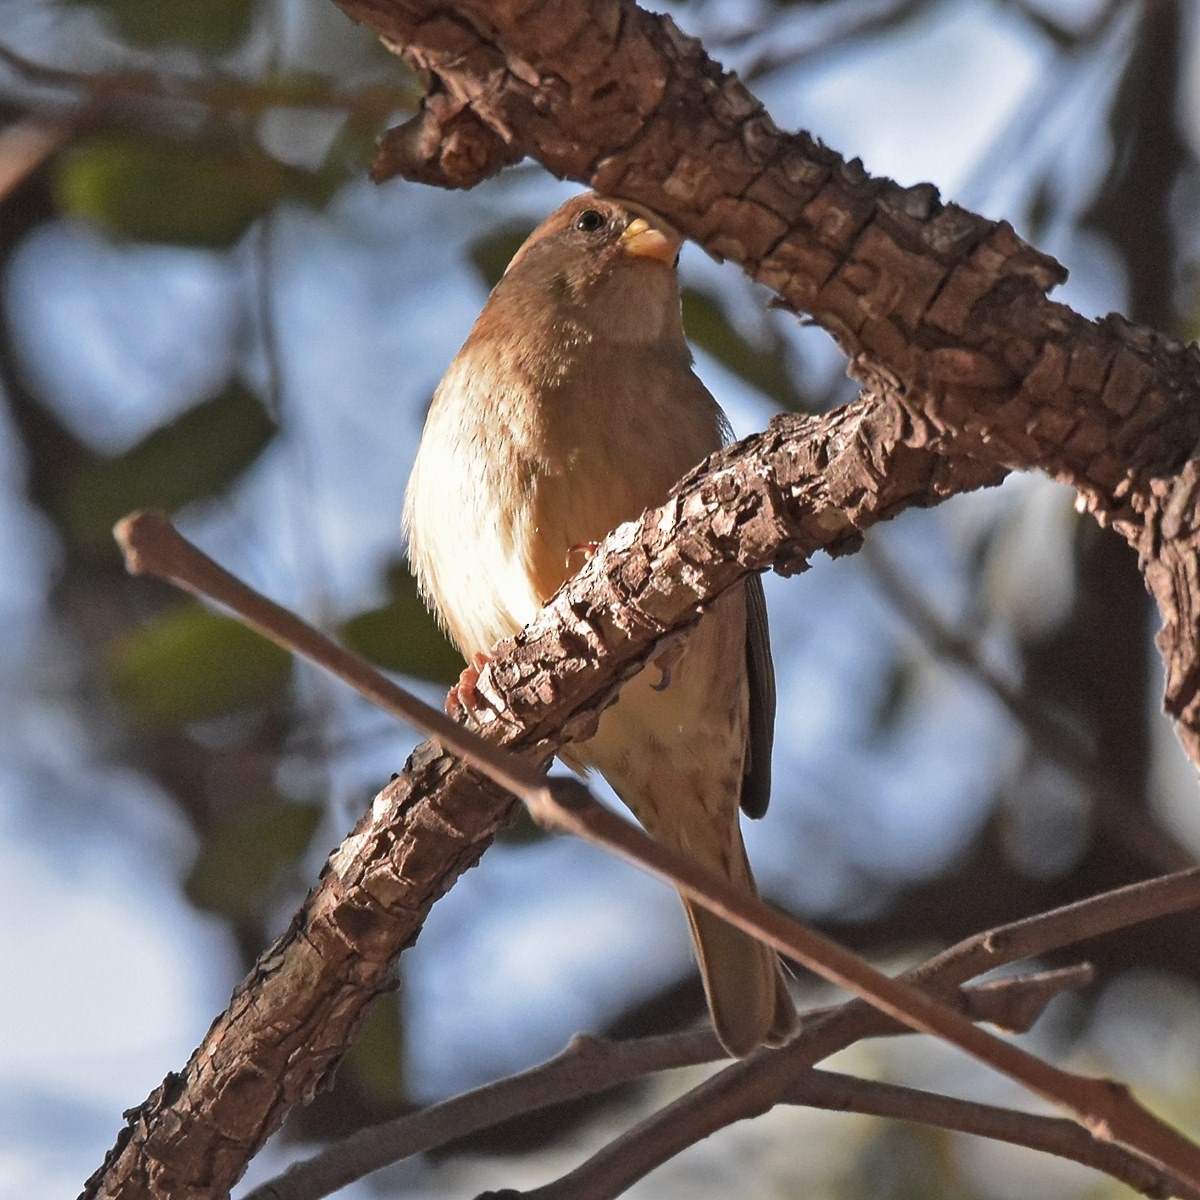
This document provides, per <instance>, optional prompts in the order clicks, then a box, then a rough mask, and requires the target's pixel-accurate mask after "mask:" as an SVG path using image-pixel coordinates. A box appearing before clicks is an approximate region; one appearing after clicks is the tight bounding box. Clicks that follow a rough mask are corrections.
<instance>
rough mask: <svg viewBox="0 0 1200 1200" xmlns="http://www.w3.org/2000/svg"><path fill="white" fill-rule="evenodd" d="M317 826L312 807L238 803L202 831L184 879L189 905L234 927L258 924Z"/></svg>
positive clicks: (265, 800)
mask: <svg viewBox="0 0 1200 1200" xmlns="http://www.w3.org/2000/svg"><path fill="white" fill-rule="evenodd" d="M320 820H321V807H320V805H317V804H291V803H288V802H286V801H284V800H281V799H280V798H279V797H277V796H273V795H268V796H264V797H261V798H257V799H242V800H240V801H239V803H238V804H237V806H236V807H235V808H232V809H229V810H228V811H226V812H224V813H223V814H222V815H221V816H220V817H219V818H218V819H217V820H216V821H215V822H214V823H213V824H212V825H210V826H209V828H208V829H207V831H206V834H205V838H204V844H203V846H202V848H201V850H200V854H199V856H198V857H197V859H196V862H195V863H194V864H193V866H192V869H191V871H190V872H189V874H188V878H187V883H186V889H187V894H188V897H189V898H190V899H191V900H192V902H193V903H194V904H196V905H198V906H200V907H201V908H205V909H208V910H209V911H210V912H214V913H219V914H220V915H221V916H223V917H226V918H228V919H229V920H231V921H233V922H235V923H250V922H253V921H256V920H258V919H260V918H261V917H262V915H263V909H264V907H265V906H266V904H267V903H268V902H269V901H270V899H271V892H272V890H273V889H274V887H275V886H276V884H277V883H278V881H279V879H280V877H281V876H282V875H283V874H284V873H285V872H286V871H287V870H288V869H289V868H291V867H294V866H295V865H296V864H297V863H298V862H299V860H300V858H301V856H302V855H303V854H304V851H305V850H306V849H307V848H308V844H309V842H310V841H311V840H312V836H313V833H314V832H315V831H316V828H317V826H318V824H319V823H320Z"/></svg>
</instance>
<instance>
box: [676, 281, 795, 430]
mask: <svg viewBox="0 0 1200 1200" xmlns="http://www.w3.org/2000/svg"><path fill="white" fill-rule="evenodd" d="M683 324H684V328H685V329H686V330H687V334H688V337H689V338H690V339H691V340H692V341H693V342H694V343H695V344H696V345H697V346H699V347H701V349H703V350H706V351H707V352H708V353H709V354H711V355H712V356H713V358H715V359H717V361H718V362H721V363H723V364H724V365H725V366H727V367H728V368H729V369H730V370H731V371H732V372H733V373H734V374H735V375H738V376H740V377H741V378H742V379H744V380H745V381H746V382H747V383H748V384H750V385H751V386H752V387H756V388H758V390H759V391H760V392H762V394H763V395H764V396H766V397H767V399H768V400H773V401H774V402H775V403H776V404H778V405H779V407H780V408H787V409H791V410H792V411H793V412H807V411H809V409H810V408H811V405H809V404H808V403H807V402H806V400H805V396H804V393H803V392H802V391H801V390H800V389H799V388H797V387H796V385H795V383H794V382H793V379H794V371H793V369H792V365H791V363H790V361H789V359H788V351H787V343H786V341H785V340H784V338H783V336H782V334H780V333H779V332H778V331H777V330H770V332H768V327H767V326H766V325H764V326H763V327H762V330H761V334H762V342H761V344H759V345H755V344H754V342H752V341H751V340H750V339H749V338H747V337H745V336H743V335H742V334H741V333H739V332H738V330H737V329H735V328H734V326H733V325H732V323H731V322H730V320H729V318H728V317H727V316H726V315H725V312H724V310H723V309H722V308H721V306H720V304H719V303H718V302H717V300H716V299H715V298H714V297H712V296H706V295H704V294H703V293H702V292H696V291H691V290H685V291H684V293H683Z"/></svg>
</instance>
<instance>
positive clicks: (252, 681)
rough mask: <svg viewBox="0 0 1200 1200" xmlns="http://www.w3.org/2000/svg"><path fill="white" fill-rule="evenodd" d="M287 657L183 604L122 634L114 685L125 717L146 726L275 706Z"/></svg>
mask: <svg viewBox="0 0 1200 1200" xmlns="http://www.w3.org/2000/svg"><path fill="white" fill-rule="evenodd" d="M290 675H291V658H290V656H289V655H288V654H286V653H285V652H284V651H283V650H280V649H279V647H277V646H275V645H274V644H272V643H271V642H268V641H267V640H266V639H265V638H262V637H260V636H259V635H258V634H257V633H255V632H254V631H253V630H250V629H247V628H246V627H245V626H244V625H242V624H241V623H240V622H238V621H235V620H233V619H232V618H230V617H224V616H220V615H219V614H217V613H214V612H210V611H209V610H208V609H206V608H202V607H201V606H200V605H199V604H195V603H192V602H187V603H184V604H179V605H177V606H175V607H174V608H169V609H167V610H166V611H164V612H162V613H160V614H159V615H158V616H157V617H155V618H154V619H153V620H152V621H150V622H149V623H148V624H146V625H144V626H143V627H142V628H140V629H138V630H137V631H136V632H134V633H131V634H128V635H126V636H125V637H123V638H121V639H120V640H119V641H118V642H117V644H116V645H115V647H114V649H113V652H112V656H111V678H112V685H113V690H114V691H115V692H116V695H117V697H118V698H119V699H120V700H121V702H122V703H123V704H124V706H125V708H126V710H127V711H128V713H129V715H130V717H131V718H132V719H133V720H135V721H137V722H138V723H139V724H141V725H143V726H148V727H150V728H152V729H160V730H161V729H172V728H178V727H179V726H182V725H185V724H187V723H189V722H192V721H201V720H205V719H208V718H211V717H218V716H224V715H227V714H230V713H238V712H247V711H251V710H254V709H258V708H262V707H264V706H266V705H269V704H273V703H277V702H278V701H279V700H280V698H281V697H282V695H283V692H284V689H285V687H286V685H287V682H288V680H289V678H290Z"/></svg>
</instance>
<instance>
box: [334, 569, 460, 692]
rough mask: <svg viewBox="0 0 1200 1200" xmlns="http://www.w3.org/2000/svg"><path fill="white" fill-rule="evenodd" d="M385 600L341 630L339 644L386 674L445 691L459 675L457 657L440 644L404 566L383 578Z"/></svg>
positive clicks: (440, 638)
mask: <svg viewBox="0 0 1200 1200" xmlns="http://www.w3.org/2000/svg"><path fill="white" fill-rule="evenodd" d="M388 590H389V591H390V592H391V596H392V598H391V600H390V601H389V602H388V603H387V604H386V605H384V606H383V607H382V608H377V609H373V610H372V611H371V612H365V613H362V614H360V615H359V616H357V617H353V618H352V619H351V620H349V621H347V622H346V624H345V625H343V626H342V630H341V636H342V639H343V640H344V641H345V643H346V644H347V645H348V646H350V647H352V648H353V649H355V650H357V651H358V652H359V653H360V654H362V655H365V656H366V657H367V658H369V659H370V660H371V661H372V662H374V663H376V664H378V665H379V666H381V667H383V668H385V669H386V670H389V671H399V672H401V673H402V674H405V675H412V676H414V677H415V678H417V679H427V680H429V681H430V682H431V683H444V684H446V685H447V686H448V685H450V684H452V683H454V682H456V681H457V679H458V676H459V674H460V673H461V671H462V669H463V659H462V655H461V654H459V652H458V651H457V650H455V649H454V647H453V646H452V645H451V644H450V643H449V642H448V641H447V640H446V636H445V634H443V633H442V631H441V629H439V628H438V624H437V622H436V621H435V620H434V619H433V617H432V616H431V615H430V613H429V610H428V609H427V608H426V607H425V604H424V602H423V601H422V600H421V597H420V595H419V594H418V592H417V582H416V580H415V579H413V577H412V575H411V574H410V573H409V571H408V568H407V567H405V566H402V565H400V566H396V567H394V568H393V569H392V570H391V571H390V572H389V573H388Z"/></svg>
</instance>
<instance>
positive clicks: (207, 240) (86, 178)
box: [53, 133, 341, 246]
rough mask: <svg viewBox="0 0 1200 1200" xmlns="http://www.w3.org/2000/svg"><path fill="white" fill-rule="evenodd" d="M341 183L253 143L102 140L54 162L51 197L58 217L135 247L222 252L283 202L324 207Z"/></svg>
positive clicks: (74, 149) (93, 140)
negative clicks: (191, 247)
mask: <svg viewBox="0 0 1200 1200" xmlns="http://www.w3.org/2000/svg"><path fill="white" fill-rule="evenodd" d="M340 178H341V177H340V175H339V176H336V177H334V176H332V175H320V174H317V175H314V174H312V173H310V172H307V171H302V170H300V169H299V168H297V167H291V166H288V165H286V164H285V163H281V162H280V161H279V160H278V159H276V158H272V157H271V155H269V154H267V153H266V151H264V150H263V149H262V148H261V147H259V146H258V145H257V144H249V145H246V144H242V143H237V142H234V141H232V140H228V139H227V140H223V141H218V140H215V139H208V140H199V141H191V142H186V143H184V142H172V141H167V140H165V139H159V138H154V137H150V136H148V135H140V136H139V135H136V134H114V133H108V134H101V135H97V136H96V137H93V138H87V139H83V140H81V141H79V142H77V143H76V144H75V145H73V146H72V147H70V148H69V149H68V150H66V151H64V152H63V153H62V154H61V155H59V157H58V159H57V163H56V169H55V174H54V182H53V190H54V199H55V202H56V204H57V205H58V206H59V208H60V209H61V210H62V211H63V212H64V213H66V214H68V215H70V216H74V217H79V218H81V219H83V220H87V221H93V222H95V223H97V224H99V225H102V226H104V227H105V228H107V229H111V230H113V231H115V232H117V233H120V234H123V235H125V236H127V237H130V238H134V239H137V240H139V241H147V242H171V243H186V244H193V245H201V246H227V245H229V244H230V243H232V242H234V241H236V240H237V239H238V238H239V237H240V236H241V235H242V234H243V233H244V232H245V231H246V229H247V228H248V227H249V225H250V224H251V222H253V221H254V220H255V218H257V217H259V216H261V215H262V214H263V213H266V212H268V211H270V209H272V208H273V207H274V206H275V205H276V204H277V203H278V202H279V200H280V199H281V197H283V196H289V197H293V198H295V199H299V200H302V201H304V202H305V203H309V204H314V205H319V204H323V203H324V202H325V201H326V200H327V199H328V198H329V196H330V194H331V193H332V190H333V188H334V187H335V186H336V183H337V182H339V181H340Z"/></svg>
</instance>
